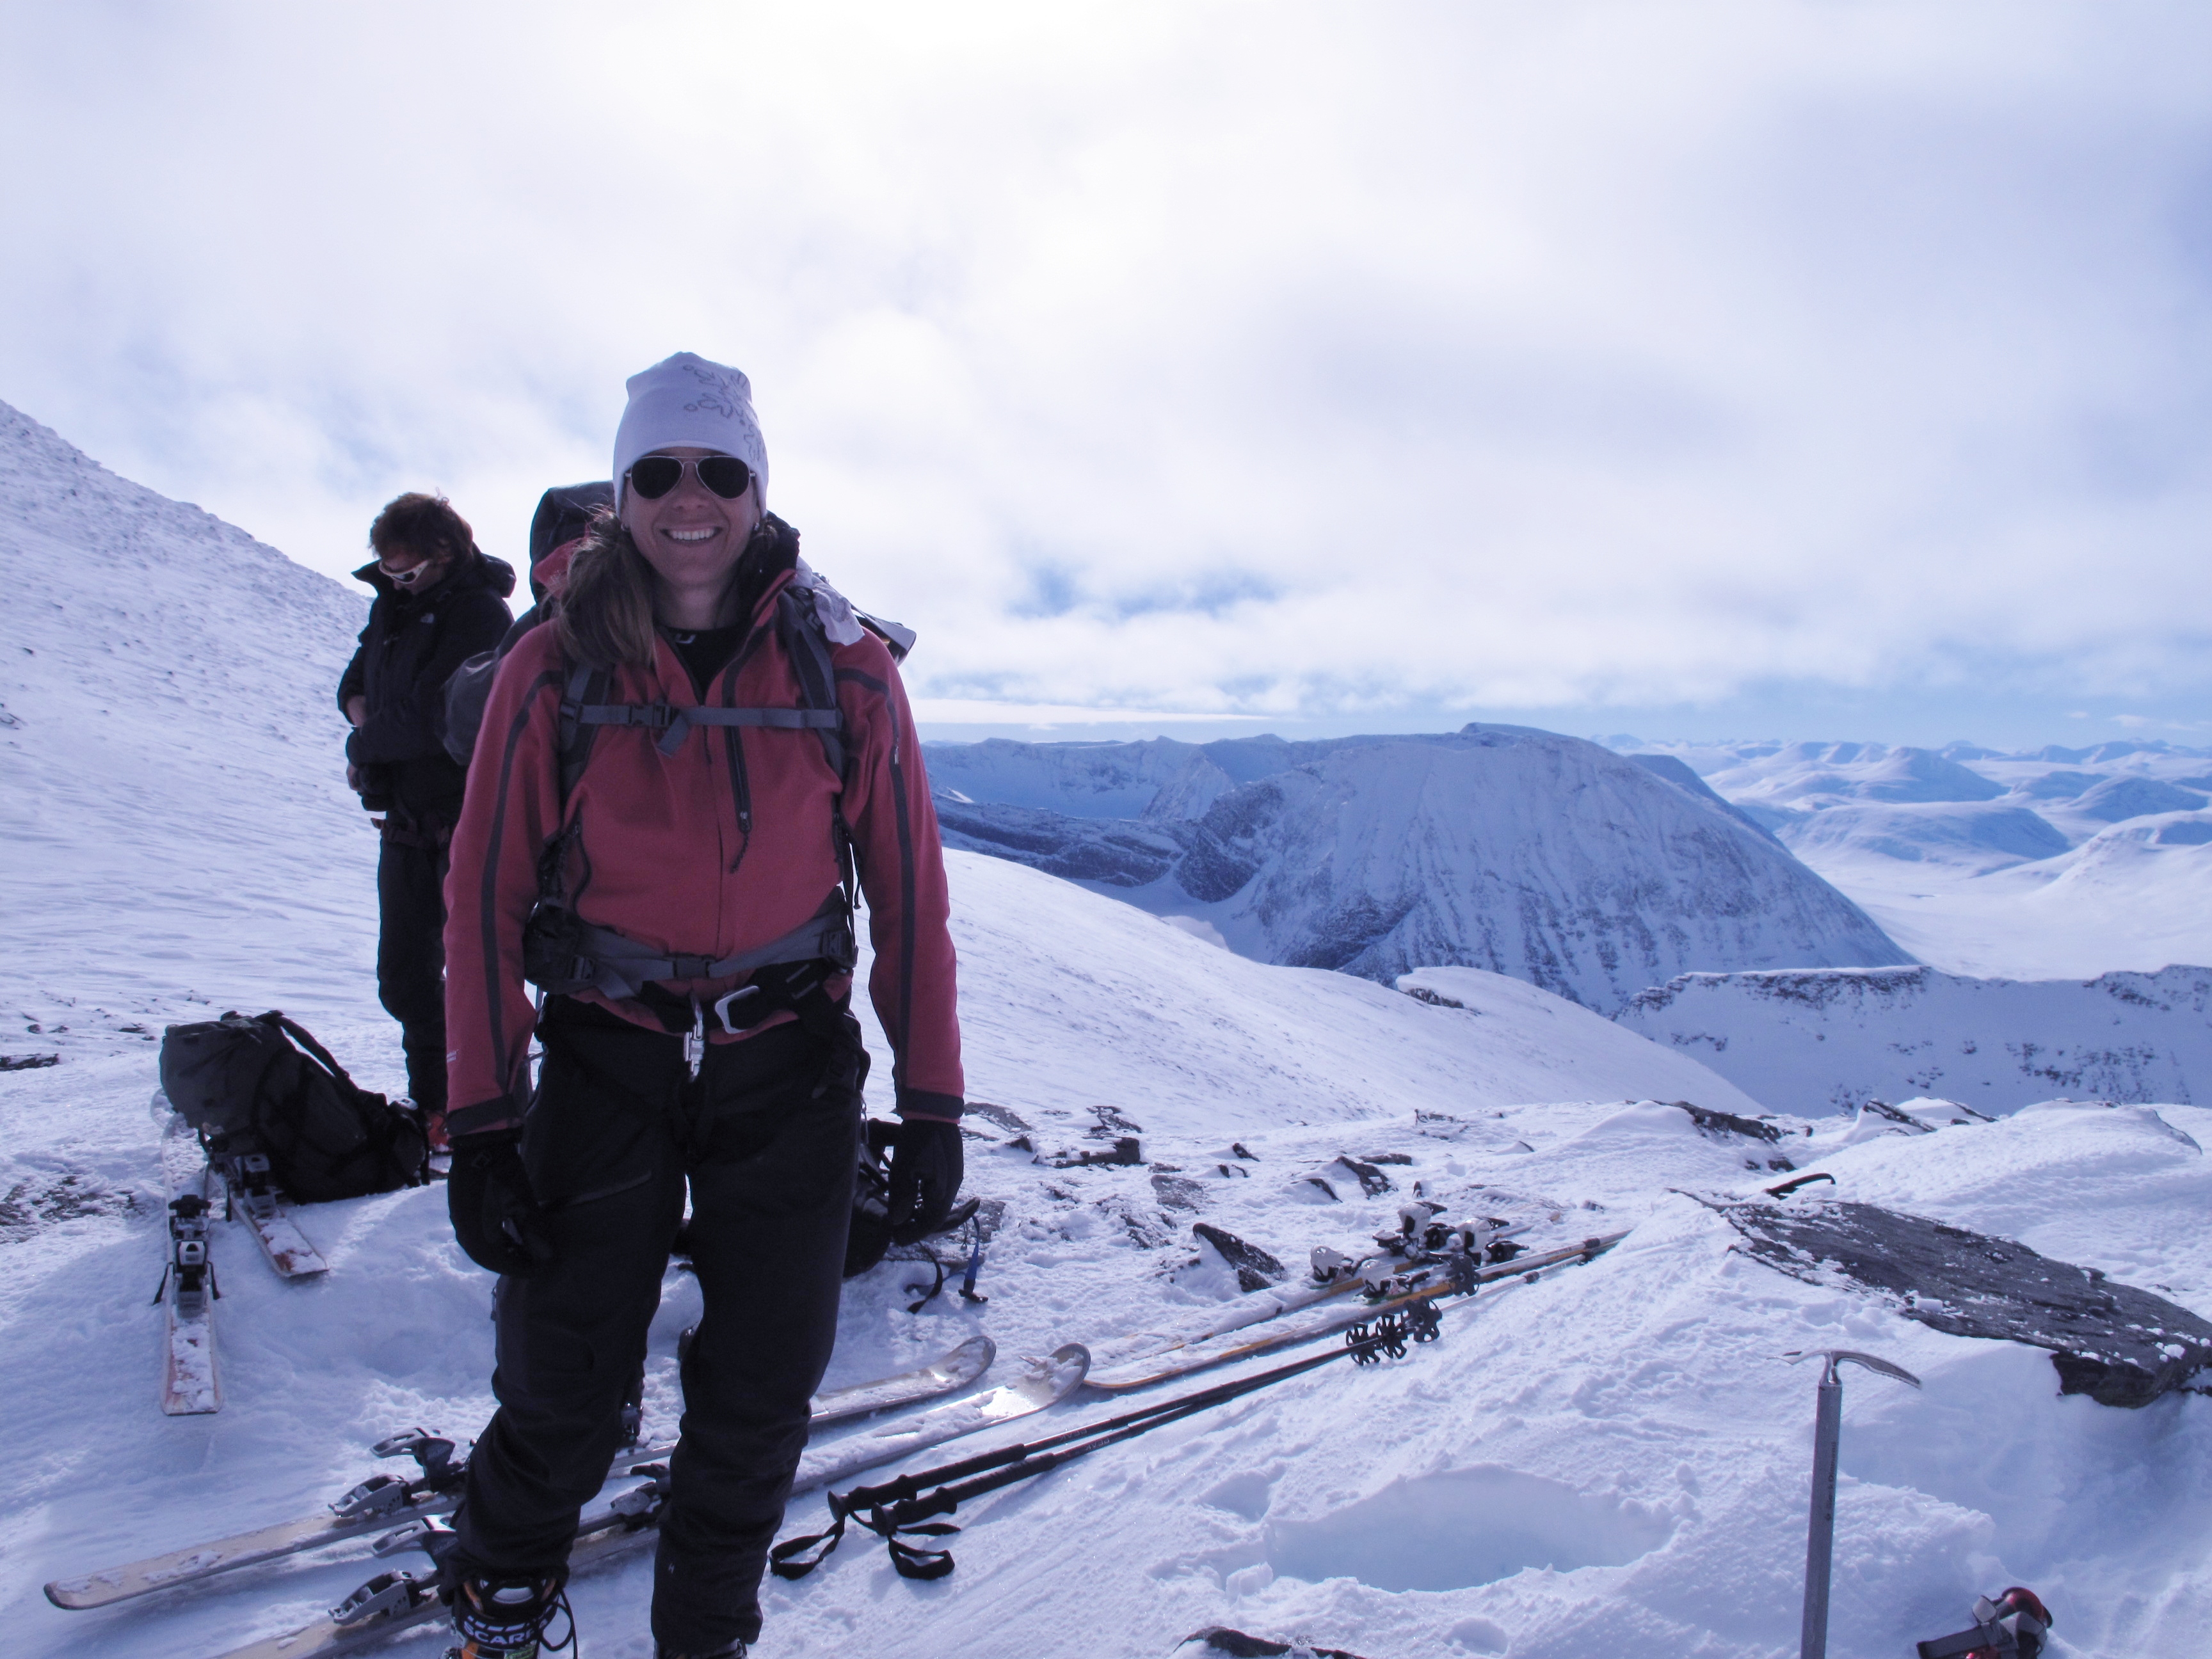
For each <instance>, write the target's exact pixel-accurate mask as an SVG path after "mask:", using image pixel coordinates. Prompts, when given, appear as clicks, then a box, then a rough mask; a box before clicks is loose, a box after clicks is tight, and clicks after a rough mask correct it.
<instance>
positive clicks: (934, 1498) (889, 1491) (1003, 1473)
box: [769, 1315, 1426, 1579]
mask: <svg viewBox="0 0 2212 1659" xmlns="http://www.w3.org/2000/svg"><path fill="white" fill-rule="evenodd" d="M1411 1334H1412V1333H1411V1331H1410V1330H1409V1329H1408V1328H1407V1326H1406V1325H1405V1324H1404V1323H1402V1322H1399V1321H1397V1320H1395V1318H1393V1317H1391V1316H1388V1315H1386V1316H1384V1318H1383V1322H1382V1325H1381V1328H1378V1329H1376V1331H1374V1332H1373V1333H1371V1334H1365V1333H1363V1334H1359V1335H1358V1336H1347V1338H1346V1342H1347V1346H1344V1347H1341V1348H1332V1349H1330V1350H1328V1352H1324V1353H1318V1354H1313V1355H1310V1356H1309V1357H1308V1358H1304V1359H1297V1360H1292V1361H1291V1363H1290V1364H1287V1365H1278V1366H1275V1367H1274V1368H1273V1369H1272V1370H1264V1371H1259V1372H1255V1373H1254V1374H1253V1375H1252V1376H1242V1377H1238V1378H1237V1379H1235V1380H1234V1381H1232V1382H1228V1383H1216V1384H1215V1385H1214V1386H1213V1387H1212V1388H1210V1389H1200V1390H1198V1391H1197V1392H1196V1393H1194V1394H1187V1395H1181V1396H1179V1397H1178V1398H1176V1399H1174V1400H1164V1401H1161V1402H1160V1403H1159V1404H1158V1405H1157V1406H1146V1407H1141V1408H1140V1409H1139V1410H1136V1411H1133V1412H1124V1413H1121V1415H1120V1416H1118V1417H1111V1418H1108V1419H1106V1420H1105V1421H1104V1422H1103V1423H1087V1424H1085V1425H1082V1426H1081V1427H1079V1428H1073V1429H1066V1430H1063V1431H1061V1432H1060V1433H1059V1434H1054V1435H1048V1436H1047V1437H1045V1438H1043V1439H1042V1440H1032V1441H1026V1442H1022V1443H1017V1444H1014V1445H1011V1446H1001V1447H1000V1448H998V1449H996V1450H994V1451H987V1452H980V1453H978V1454H977V1455H975V1456H973V1457H967V1458H963V1459H961V1460H960V1461H959V1462H953V1463H945V1464H940V1465H939V1466H938V1467H937V1468H933V1469H925V1470H922V1471H921V1472H920V1473H918V1474H902V1475H900V1476H898V1477H897V1478H896V1480H887V1481H884V1483H883V1484H882V1485H880V1486H856V1487H854V1489H853V1490H852V1491H851V1492H847V1493H846V1494H845V1495H844V1496H843V1497H842V1498H840V1497H839V1496H838V1495H837V1494H836V1492H831V1493H830V1494H829V1514H830V1518H831V1521H832V1522H833V1524H832V1525H831V1526H830V1528H829V1530H828V1531H826V1532H818V1533H814V1534H811V1535H809V1536H807V1537H804V1538H793V1539H790V1540H788V1541H785V1542H783V1543H780V1544H778V1545H776V1546H775V1547H774V1548H773V1549H772V1550H770V1551H769V1571H771V1572H773V1573H775V1576H776V1577H779V1578H787V1579H789V1578H803V1577H805V1576H806V1575H807V1574H808V1573H810V1572H811V1571H814V1569H815V1568H816V1567H817V1566H819V1565H822V1562H823V1559H824V1558H825V1557H827V1556H828V1555H829V1552H830V1551H831V1550H834V1549H836V1547H837V1545H838V1542H839V1541H840V1540H842V1538H843V1537H844V1535H845V1525H846V1522H848V1521H849V1520H856V1519H858V1520H860V1524H861V1525H862V1526H864V1527H866V1528H868V1530H870V1531H871V1532H873V1533H875V1534H877V1535H878V1537H880V1538H881V1539H882V1540H883V1541H884V1544H885V1545H886V1546H888V1547H889V1548H890V1554H891V1563H892V1565H894V1566H896V1568H897V1569H898V1571H899V1575H900V1577H905V1578H939V1577H944V1576H945V1574H946V1573H948V1572H950V1571H952V1558H951V1554H950V1553H948V1552H946V1551H944V1550H936V1549H925V1548H917V1547H915V1546H913V1545H910V1544H906V1543H903V1542H902V1541H900V1539H899V1538H898V1536H897V1534H899V1533H902V1532H914V1533H917V1534H924V1535H930V1536H938V1537H941V1536H943V1535H945V1534H947V1533H952V1532H957V1531H958V1530H959V1528H957V1527H951V1526H945V1525H923V1524H920V1523H921V1522H927V1520H928V1518H929V1517H930V1516H935V1515H951V1514H953V1513H955V1512H956V1511H957V1510H958V1509H959V1506H960V1504H962V1503H963V1501H965V1500H967V1499H969V1498H980V1497H981V1496H983V1495H984V1494H985V1493H987V1492H996V1491H997V1490H998V1489H999V1488H1000V1487H1001V1486H1012V1485H1013V1484H1014V1483H1016V1482H1017V1481H1021V1480H1029V1479H1030V1478H1031V1477H1033V1476H1036V1475H1040V1474H1045V1473H1047V1472H1048V1471H1049V1470H1051V1469H1054V1468H1059V1467H1060V1465H1061V1464H1062V1463H1066V1462H1072V1461H1073V1460H1074V1459H1076V1458H1078V1457H1081V1456H1084V1455H1085V1454H1087V1453H1090V1452H1094V1451H1097V1450H1099V1449H1102V1448H1103V1447H1106V1446H1110V1445H1113V1444H1115V1443H1117V1442H1119V1441H1123V1440H1129V1439H1133V1438H1134V1437H1136V1436H1138V1435H1140V1434H1143V1433H1145V1432H1146V1431H1149V1430H1152V1429H1157V1428H1159V1427H1161V1426H1163V1425H1166V1424H1169V1423H1173V1422H1176V1421H1179V1420H1180V1419H1183V1418H1186V1417H1190V1416H1194V1415H1195V1414H1196V1413H1199V1412H1202V1411H1205V1410H1206V1409H1207V1408H1209V1407H1213V1406H1218V1405H1222V1404H1224V1403H1225V1402H1226V1401H1231V1400H1235V1399H1237V1398H1238V1397H1240V1396H1242V1395H1248V1394H1250V1393H1253V1392H1254V1391H1255V1390H1256V1389H1264V1388H1266V1387H1267V1385H1268V1384H1270V1383H1279V1382H1281V1381H1283V1380H1284V1379H1285V1377H1291V1376H1298V1375H1299V1374H1300V1373H1302V1372H1304V1371H1310V1370H1313V1369H1314V1368H1315V1367H1316V1366H1319V1365H1325V1364H1328V1363H1329V1361H1331V1360H1333V1359H1342V1358H1346V1356H1347V1355H1349V1356H1351V1357H1352V1358H1353V1359H1355V1360H1358V1359H1359V1358H1363V1357H1364V1356H1366V1355H1369V1354H1370V1353H1373V1352H1376V1351H1378V1350H1380V1351H1383V1352H1388V1351H1389V1348H1390V1346H1392V1345H1393V1344H1394V1343H1395V1344H1398V1345H1400V1347H1401V1351H1402V1344H1403V1343H1404V1341H1405V1340H1406V1339H1407V1336H1409V1335H1411ZM1413 1340H1417V1341H1419V1340H1426V1339H1425V1338H1422V1337H1419V1336H1414V1337H1413ZM930 1486H935V1487H937V1490H936V1491H935V1492H930V1493H928V1495H927V1496H924V1492H925V1490H926V1489H927V1488H928V1487H930ZM862 1510H868V1511H870V1512H871V1514H870V1516H869V1518H866V1519H860V1512H861V1511H862ZM817 1545H819V1546H821V1548H820V1550H819V1552H818V1553H817V1554H816V1555H815V1556H814V1557H813V1559H811V1560H799V1559H794V1558H796V1557H798V1556H799V1555H800V1554H801V1553H803V1552H805V1551H806V1550H810V1549H813V1548H814V1547H816V1546H817Z"/></svg>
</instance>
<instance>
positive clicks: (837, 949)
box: [575, 907, 858, 998]
mask: <svg viewBox="0 0 2212 1659" xmlns="http://www.w3.org/2000/svg"><path fill="white" fill-rule="evenodd" d="M575 937H576V954H577V964H576V965H577V969H578V977H579V978H582V977H584V976H585V970H586V969H588V970H589V977H590V982H591V984H592V987H594V988H595V989H598V990H599V991H602V992H604V993H605V994H607V995H608V996H611V997H617V998H620V997H634V996H635V995H636V994H638V987H641V986H642V985H644V984H645V983H646V982H647V981H648V980H674V979H726V978H727V977H728V976H729V975H732V974H749V973H750V972H752V971H753V970H754V969H757V968H767V967H769V966H772V965H773V964H775V963H782V962H814V961H817V960H818V961H826V962H833V963H836V964H837V966H838V967H840V968H846V969H849V968H851V967H852V966H853V964H854V962H855V960H856V959H857V956H858V953H857V952H856V951H855V950H854V944H853V927H852V922H851V920H850V919H849V917H848V915H846V914H845V912H844V910H843V909H842V907H841V908H838V909H836V910H833V911H831V912H830V913H829V915H820V916H816V917H814V918H812V919H811V921H806V922H804V923H802V924H801V925H800V926H799V927H795V928H793V930H792V931H791V932H790V933H786V934H785V935H784V936H783V937H782V938H781V939H776V940H774V941H773V942H771V943H769V944H767V945H761V946H759V947H758V948H757V949H755V950H751V951H739V952H738V954H737V955H735V956H733V957H695V956H675V955H671V954H668V953H666V952H664V951H655V950H653V948H652V947H651V946H649V945H640V944H639V943H637V941H636V940H635V939H625V938H624V937H623V935H622V934H620V933H617V932H615V931H614V929H612V928H611V927H593V926H592V924H591V923H590V922H588V921H582V920H581V919H579V920H578V921H577V923H576V936H575Z"/></svg>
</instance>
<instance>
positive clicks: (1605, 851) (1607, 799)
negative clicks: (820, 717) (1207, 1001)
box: [927, 725, 1911, 1012]
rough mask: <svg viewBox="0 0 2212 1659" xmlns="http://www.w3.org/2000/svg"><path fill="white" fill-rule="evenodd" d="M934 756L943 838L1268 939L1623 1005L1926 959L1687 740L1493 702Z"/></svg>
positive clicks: (1390, 965) (1351, 961) (1224, 929)
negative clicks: (1333, 727)
mask: <svg viewBox="0 0 2212 1659" xmlns="http://www.w3.org/2000/svg"><path fill="white" fill-rule="evenodd" d="M927 756H928V762H929V769H930V775H931V779H932V781H933V785H934V786H935V788H936V791H937V795H938V802H937V805H938V813H939V821H940V823H942V825H943V827H944V829H945V840H946V844H947V845H949V846H953V847H959V848H968V849H969V850H972V851H975V852H981V853H987V854H993V855H994V856H996V857H1000V858H1006V859H1012V860H1015V861H1017V862H1019V863H1023V864H1027V865H1030V866H1032V867H1034V868H1036V869H1040V870H1043V871H1046V872H1048V873H1051V874H1054V875H1057V876H1061V877H1064V878H1067V879H1069V880H1073V881H1078V882H1081V883H1083V884H1085V885H1087V886H1091V887H1093V888H1095V889H1096V890H1099V891H1101V892H1105V893H1109V894H1111V895H1113V896H1117V897H1121V898H1124V899H1127V901H1129V902H1132V903H1134V904H1137V905H1138V906H1139V907H1140V908H1144V909H1146V910H1149V911H1152V913H1153V914H1155V915H1164V916H1169V917H1172V918H1177V919H1180V920H1181V923H1182V925H1183V926H1186V927H1189V928H1190V929H1191V930H1193V931H1195V932H1199V933H1202V934H1204V935H1206V936H1207V937H1212V938H1215V939H1218V940H1219V941H1220V942H1222V943H1225V945H1228V946H1229V947H1230V948H1231V949H1232V950H1234V951H1237V952H1238V953H1239V954H1240V955H1244V956H1249V957H1255V958H1256V959H1259V960H1261V961H1267V962H1276V963H1286V964H1290V965H1293V966H1300V967H1316V968H1331V969H1341V970H1343V971H1345V972H1347V973H1352V974H1357V975H1362V976H1364V977H1366V978H1370V979H1376V980H1381V981H1386V982H1387V981H1391V980H1393V979H1395V977H1396V975H1400V974H1401V973H1404V972H1407V970H1409V969H1414V968H1419V967H1434V966H1452V967H1472V968H1481V969H1489V970H1491V971H1493V972H1497V973H1503V974H1508V975H1512V976H1513V977H1515V978H1517V979H1522V980H1526V981H1529V982H1530V983H1533V984H1535V985H1538V986H1541V987H1544V988H1545V989H1547V990H1549V991H1553V992H1556V993H1557V994H1560V995H1562V996H1565V997H1569V998H1571V999H1572V1000H1576V1001H1577V1002H1581V1003H1583V1004H1584V1005H1585V1006H1589V1007H1592V1008H1595V1009H1599V1010H1602V1011H1604V1012H1611V1011H1612V1010H1613V1009H1614V1008H1616V1007H1618V1006H1620V1005H1621V1004H1622V1003H1624V1002H1626V1000H1628V999H1629V998H1630V997H1632V996H1633V995H1634V994H1636V993H1637V992H1638V991H1640V990H1642V989H1644V987H1647V986H1650V985H1655V984H1659V983H1662V982H1663V981H1666V980H1668V979H1671V978H1673V977H1674V975H1677V974H1680V973H1686V972H1692V971H1696V970H1699V969H1710V970H1715V971H1730V970H1734V969H1748V968H1761V967H1822V966H1869V967H1870V966H1880V965H1883V964H1888V963H1905V962H1909V961H1910V960H1911V957H1909V956H1907V955H1906V953H1905V951H1902V950H1901V949H1900V948H1899V946H1898V945H1896V944H1895V943H1894V942H1893V941H1892V940H1891V939H1889V938H1888V937H1887V935H1886V934H1884V933H1883V932H1882V931H1881V928H1880V927H1877V926H1875V924H1874V923H1873V922H1872V921H1869V919H1868V917H1867V916H1866V915H1865V914H1864V913H1863V912H1862V911H1861V910H1860V909H1859V908H1857V906H1856V905H1854V904H1853V903H1852V902H1850V900H1849V899H1847V898H1845V897H1844V896H1843V895H1842V894H1841V893H1839V892H1838V891H1837V890H1835V889H1834V888H1832V887H1831V886H1830V885H1828V884H1827V883H1826V882H1825V881H1823V880H1821V879H1820V878H1819V877H1818V876H1816V875H1814V873H1813V872H1811V871H1810V870H1808V868H1806V867H1805V866H1803V865H1802V864H1801V863H1799V862H1798V860H1796V858H1794V857H1792V856H1791V855H1790V854H1789V853H1788V851H1787V850H1785V849H1784V848H1783V847H1782V846H1780V845H1779V844H1778V842H1776V841H1775V840H1774V839H1773V838H1772V837H1771V836H1770V835H1769V834H1767V832H1766V831H1765V829H1762V828H1761V827H1760V826H1759V824H1758V823H1756V822H1755V821H1754V820H1753V819H1752V818H1750V817H1747V815H1746V814H1744V813H1743V812H1741V811H1739V810H1738V809H1736V808H1735V806H1733V805H1730V804H1729V802H1727V801H1726V800H1724V799H1722V798H1721V797H1720V796H1719V795H1717V793H1714V792H1713V791H1712V790H1711V788H1709V787H1706V786H1705V784H1704V783H1703V782H1702V781H1700V780H1699V778H1698V776H1697V775H1696V774H1695V773H1694V772H1693V771H1692V769H1690V768H1689V767H1688V766H1687V765H1686V764H1684V763H1682V762H1680V760H1679V759H1676V758H1674V757H1668V756H1641V757H1621V756H1618V755H1615V754H1613V753H1612V752H1611V751H1610V750H1607V749H1605V748H1603V747H1601V746H1600V745H1599V744H1594V743H1589V742H1585V741H1583V739H1581V738H1570V737H1563V736H1560V735H1559V734H1558V733H1555V732H1539V731H1535V730H1534V729H1532V728H1528V727H1524V726H1481V725H1478V726H1468V727H1467V728H1465V729H1464V730H1463V731H1461V732H1451V733H1445V734H1439V735H1435V736H1417V737H1375V738H1335V739H1331V740H1327V741H1319V742H1306V743H1291V742H1286V741H1285V740H1283V739H1281V738H1232V739H1227V740H1225V741H1222V742H1218V743H1210V744H1184V743H1179V742H1176V741H1175V740H1174V739H1172V738H1156V739H1153V740H1152V741H1149V742H1145V743H1127V744H1024V743H1012V742H1008V741H1006V740H1003V739H999V740H994V741H991V742H987V743H980V744H929V745H927Z"/></svg>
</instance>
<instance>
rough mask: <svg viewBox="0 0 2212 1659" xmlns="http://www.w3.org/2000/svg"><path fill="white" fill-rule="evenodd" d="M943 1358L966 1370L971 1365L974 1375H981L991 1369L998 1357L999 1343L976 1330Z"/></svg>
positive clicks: (959, 1368) (957, 1367)
mask: <svg viewBox="0 0 2212 1659" xmlns="http://www.w3.org/2000/svg"><path fill="white" fill-rule="evenodd" d="M945 1358H947V1359H948V1360H950V1361H951V1362H952V1364H953V1366H954V1367H955V1368H956V1369H958V1370H967V1369H968V1368H969V1367H970V1366H973V1367H974V1368H975V1375H976V1376H981V1375H982V1374H983V1373H984V1372H985V1371H987V1370H990V1369H991V1366H992V1364H994V1362H995V1361H996V1360H997V1358H999V1345H998V1344H997V1343H995V1342H994V1341H992V1340H991V1339H990V1338H989V1337H987V1336H985V1335H983V1334H981V1332H978V1333H977V1334H975V1335H974V1336H971V1337H969V1339H968V1340H966V1341H965V1342H963V1343H962V1344H960V1346H957V1347H956V1348H955V1349H953V1350H952V1352H951V1353H949V1354H947V1355H946V1356H945Z"/></svg>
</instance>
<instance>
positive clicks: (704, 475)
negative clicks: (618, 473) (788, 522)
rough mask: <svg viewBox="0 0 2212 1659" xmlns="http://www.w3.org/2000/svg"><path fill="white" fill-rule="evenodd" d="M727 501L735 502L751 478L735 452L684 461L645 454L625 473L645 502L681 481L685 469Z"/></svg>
mask: <svg viewBox="0 0 2212 1659" xmlns="http://www.w3.org/2000/svg"><path fill="white" fill-rule="evenodd" d="M687 470H688V471H696V473H697V474H698V475H699V482H700V483H702V484H704V485H706V486H707V488H708V489H711V490H713V491H714V493H715V494H716V495H720V497H721V498H722V499H723V500H724V501H735V500H737V499H738V496H740V495H744V493H745V489H746V488H747V486H748V485H750V483H752V481H753V470H752V468H750V467H749V466H747V465H745V464H744V462H743V461H741V460H739V459H738V458H737V457H736V456H734V455H702V456H701V457H700V458H699V459H697V460H696V461H687V460H683V459H678V457H676V456H674V455H647V457H645V458H644V459H642V460H640V461H636V462H634V463H633V464H632V465H631V466H630V470H629V472H628V473H626V474H625V475H624V476H625V477H628V478H629V487H630V488H631V489H635V491H637V493H638V494H639V495H642V496H644V497H645V499H646V500H647V501H659V499H660V498H661V497H662V496H663V495H666V494H667V493H668V492H669V491H670V490H671V489H675V488H676V486H677V485H678V484H679V483H682V482H683V481H684V473H685V471H687Z"/></svg>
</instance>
